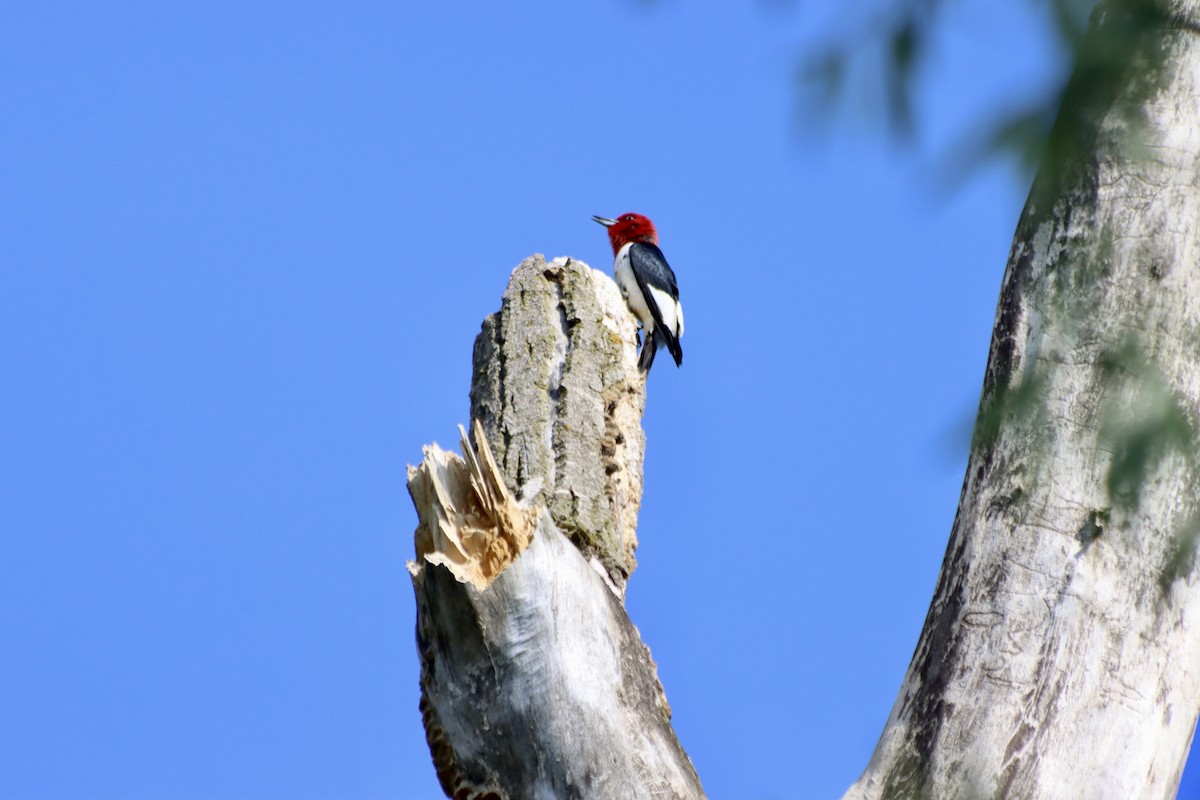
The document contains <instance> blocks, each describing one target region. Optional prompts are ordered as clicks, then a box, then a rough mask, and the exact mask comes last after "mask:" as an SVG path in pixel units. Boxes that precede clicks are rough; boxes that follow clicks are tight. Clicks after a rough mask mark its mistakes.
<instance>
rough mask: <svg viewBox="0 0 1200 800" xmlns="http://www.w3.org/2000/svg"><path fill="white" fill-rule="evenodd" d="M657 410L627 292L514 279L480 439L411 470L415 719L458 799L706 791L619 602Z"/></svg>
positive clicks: (526, 271)
mask: <svg viewBox="0 0 1200 800" xmlns="http://www.w3.org/2000/svg"><path fill="white" fill-rule="evenodd" d="M644 405H645V382H644V378H643V376H642V375H641V374H640V373H639V372H638V370H637V366H636V354H635V346H634V325H633V320H632V317H631V316H630V315H629V312H628V311H627V310H626V308H625V305H624V302H623V301H622V300H621V297H620V295H619V293H618V290H617V288H616V285H615V284H614V283H613V282H612V281H611V280H610V279H609V278H608V277H607V276H606V275H603V274H602V273H599V272H596V271H595V270H592V269H589V268H588V267H587V266H586V265H584V264H581V263H580V262H577V261H571V260H570V259H564V260H556V261H554V262H552V263H549V264H548V263H546V262H545V260H544V259H542V257H541V256H534V257H532V258H530V259H527V260H526V261H525V262H523V263H522V264H521V265H520V266H519V267H517V269H516V270H515V271H514V272H513V275H512V278H511V280H510V282H509V286H508V289H507V290H506V291H505V293H504V300H503V305H502V307H501V310H500V312H499V313H497V314H494V315H492V316H490V317H488V318H487V319H486V320H485V321H484V324H483V331H482V333H480V335H479V338H478V339H477V340H476V344H475V375H474V378H473V380H472V386H471V416H472V418H473V420H474V423H473V437H472V438H473V441H472V440H468V438H467V437H466V435H465V432H464V435H463V441H462V452H463V457H462V458H460V457H458V456H456V455H453V454H451V453H447V452H445V451H443V450H441V449H440V448H438V447H437V446H436V445H434V446H431V447H428V448H426V452H425V459H424V461H423V462H422V464H421V465H420V466H419V467H411V468H410V469H409V490H410V493H411V494H412V497H413V502H414V504H415V505H416V507H417V513H418V516H419V518H420V522H419V525H418V528H417V532H416V537H415V538H416V549H417V560H416V561H415V562H411V563H410V565H409V570H410V572H411V573H412V577H413V588H414V590H415V592H416V599H417V644H418V651H419V655H420V658H421V694H422V699H421V711H422V717H423V720H424V723H425V730H426V734H427V738H428V740H429V745H430V749H431V751H432V752H433V756H434V764H435V767H436V768H437V771H438V777H439V779H440V781H441V784H442V788H443V789H444V791H445V792H446V794H447V796H450V797H454V798H455V800H468V799H471V800H500V799H501V798H505V799H511V800H525V798H545V799H546V800H563V799H565V798H580V799H581V800H582V799H583V798H588V800H591V799H592V798H613V800H617V799H621V800H624V799H626V798H681V799H684V798H686V799H689V800H690V798H699V797H703V790H702V789H701V787H700V782H699V779H698V778H697V776H696V773H695V770H694V769H693V767H692V764H691V761H690V760H689V759H688V757H687V754H686V753H684V751H683V749H682V748H681V747H680V745H679V742H678V741H677V739H676V737H675V733H674V731H673V729H672V728H671V723H670V708H669V707H668V706H667V702H666V697H665V696H664V694H663V690H662V686H661V685H660V684H659V682H658V676H657V671H656V668H655V665H654V662H653V660H652V659H651V658H650V652H649V650H648V649H647V648H646V646H645V645H644V644H642V642H641V639H640V637H639V636H638V632H637V629H636V628H634V627H633V625H632V623H630V621H629V618H628V616H627V615H626V613H625V608H624V605H623V598H624V590H625V584H626V581H627V580H628V578H629V575H630V574H631V573H632V571H633V569H634V565H635V562H634V549H635V547H636V544H637V539H636V528H637V511H638V507H639V505H640V502H641V492H642V453H643V450H644V441H645V440H644V436H643V433H642V430H641V416H642V410H643V408H644Z"/></svg>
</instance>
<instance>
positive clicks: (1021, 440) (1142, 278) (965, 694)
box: [846, 2, 1200, 800]
mask: <svg viewBox="0 0 1200 800" xmlns="http://www.w3.org/2000/svg"><path fill="white" fill-rule="evenodd" d="M1139 15H1140V16H1139ZM1197 20H1198V16H1197V8H1196V3H1194V2H1186V3H1184V2H1174V3H1170V4H1169V5H1168V4H1166V3H1163V4H1161V5H1157V4H1149V3H1136V4H1133V3H1130V2H1123V3H1117V2H1108V3H1102V4H1101V7H1100V8H1099V9H1098V10H1097V12H1096V14H1095V16H1094V17H1093V24H1092V28H1091V30H1090V31H1089V34H1088V36H1089V37H1090V41H1089V42H1087V43H1085V45H1084V47H1083V50H1082V53H1083V54H1084V55H1083V58H1084V59H1085V61H1084V63H1081V65H1080V67H1079V68H1078V69H1077V72H1076V77H1075V78H1074V79H1073V84H1072V86H1071V87H1069V89H1068V92H1067V96H1066V98H1065V101H1064V102H1065V103H1066V105H1064V108H1063V111H1062V114H1063V116H1062V117H1060V121H1059V125H1058V129H1057V132H1056V134H1055V135H1056V136H1058V137H1059V139H1058V145H1059V150H1058V153H1059V155H1060V156H1062V158H1063V159H1064V160H1062V161H1060V162H1056V163H1053V164H1050V165H1049V166H1048V167H1045V166H1044V167H1043V173H1042V174H1041V175H1039V178H1038V181H1037V182H1036V183H1035V187H1034V190H1033V193H1032V194H1031V197H1030V200H1029V203H1028V204H1027V206H1026V208H1025V213H1024V215H1023V217H1022V219H1021V222H1020V224H1019V226H1018V229H1017V233H1016V238H1015V241H1014V243H1013V248H1012V253H1011V256H1010V259H1009V262H1008V269H1007V272H1006V274H1005V277H1004V282H1003V288H1002V291H1001V297H1000V303H999V308H998V311H997V315H996V326H995V331H994V334H993V338H992V345H991V354H990V357H989V361H988V367H987V373H986V377H985V381H984V389H983V396H982V400H981V410H980V421H979V423H978V426H977V431H976V441H975V443H974V446H973V449H972V454H971V456H970V460H969V463H968V465H967V474H966V479H965V482H964V485H963V491H962V497H961V500H960V503H959V508H958V515H957V518H956V519H955V522H954V527H953V530H952V532H951V537H950V542H949V545H948V548H947V551H946V557H945V562H944V563H943V565H942V572H941V576H940V578H939V580H938V584H937V588H936V590H935V593H934V598H933V602H932V605H931V606H930V609H929V614H928V616H927V618H926V621H925V627H924V630H923V631H922V634H921V637H920V641H919V643H918V644H917V648H916V652H915V654H914V656H913V660H912V663H911V665H910V666H909V669H908V673H907V675H906V676H905V679H904V683H903V686H902V687H901V690H900V694H899V697H898V698H897V701H896V705H895V707H894V708H893V710H892V714H891V717H890V718H889V720H888V722H887V725H886V727H885V729H884V731H883V735H882V737H881V739H880V741H879V744H878V746H877V748H876V751H875V754H874V756H873V757H872V758H871V761H870V764H869V765H868V766H867V768H866V771H865V772H864V773H863V775H862V777H861V778H860V779H859V781H858V782H857V783H856V784H855V785H854V786H853V787H852V788H851V789H850V791H849V792H848V793H847V794H846V798H847V799H848V800H867V798H871V799H874V798H917V797H932V798H964V800H966V799H967V798H971V799H975V798H1003V797H1011V798H1064V800H1066V799H1068V798H1069V799H1071V800H1075V798H1084V797H1086V798H1114V800H1117V799H1119V800H1126V799H1127V798H1134V797H1136V798H1170V797H1174V795H1175V792H1176V791H1177V789H1178V784H1179V777H1180V773H1181V771H1182V768H1183V764H1184V761H1185V759H1186V756H1187V753H1188V748H1189V744H1190V742H1191V739H1192V733H1193V729H1194V728H1195V723H1196V718H1197V711H1198V709H1200V586H1198V585H1197V580H1198V575H1197V570H1196V568H1195V560H1194V553H1195V547H1196V532H1197V530H1198V520H1200V514H1198V512H1200V506H1198V500H1200V473H1198V469H1197V462H1198V459H1197V456H1200V447H1198V439H1197V435H1196V431H1197V428H1198V425H1197V408H1198V405H1200V35H1198V34H1197V30H1198V29H1197ZM1123 36H1124V37H1128V36H1134V37H1136V41H1135V42H1133V46H1132V47H1131V48H1128V49H1126V50H1125V51H1124V52H1123V53H1121V54H1120V55H1121V57H1122V58H1125V59H1128V63H1126V64H1124V65H1123V66H1122V67H1121V69H1120V71H1119V72H1118V73H1114V74H1119V76H1120V78H1121V80H1120V81H1119V82H1109V81H1107V80H1098V79H1097V73H1096V72H1095V70H1094V68H1095V66H1096V64H1095V62H1088V61H1087V60H1086V59H1087V58H1088V57H1089V56H1090V55H1095V54H1096V49H1095V48H1098V47H1101V46H1103V45H1104V44H1105V43H1110V44H1111V43H1112V42H1113V41H1115V40H1116V39H1117V38H1119V37H1123ZM1089 47H1090V48H1091V49H1089ZM1103 55H1104V54H1100V56H1099V57H1103ZM1108 57H1112V53H1109V54H1108Z"/></svg>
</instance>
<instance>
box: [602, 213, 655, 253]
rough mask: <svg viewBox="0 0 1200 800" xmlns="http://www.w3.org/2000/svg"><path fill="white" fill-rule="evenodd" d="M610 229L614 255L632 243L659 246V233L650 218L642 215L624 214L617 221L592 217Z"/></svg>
mask: <svg viewBox="0 0 1200 800" xmlns="http://www.w3.org/2000/svg"><path fill="white" fill-rule="evenodd" d="M592 219H594V220H596V222H599V223H600V224H601V225H603V226H604V227H606V228H608V241H609V242H610V243H611V244H612V249H613V255H616V254H617V252H618V251H620V249H621V248H622V247H624V246H625V245H627V244H629V243H630V242H649V243H650V244H658V231H656V230H655V229H654V223H653V222H651V221H650V218H649V217H644V216H642V215H641V214H622V215H621V216H619V217H617V218H616V219H605V218H604V217H592Z"/></svg>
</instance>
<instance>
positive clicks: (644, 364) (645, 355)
mask: <svg viewBox="0 0 1200 800" xmlns="http://www.w3.org/2000/svg"><path fill="white" fill-rule="evenodd" d="M657 351H658V339H657V338H655V336H654V331H650V332H649V333H647V334H646V341H645V342H643V343H642V353H641V355H639V356H638V369H640V370H641V371H642V372H645V373H649V372H650V365H651V364H653V363H654V354H655V352H657Z"/></svg>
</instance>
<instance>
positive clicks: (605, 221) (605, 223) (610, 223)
mask: <svg viewBox="0 0 1200 800" xmlns="http://www.w3.org/2000/svg"><path fill="white" fill-rule="evenodd" d="M592 220H593V221H594V222H599V223H600V224H601V225H603V226H604V227H606V228H611V227H612V226H613V225H616V224H617V221H616V220H615V219H606V218H605V217H596V216H593V217H592Z"/></svg>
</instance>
